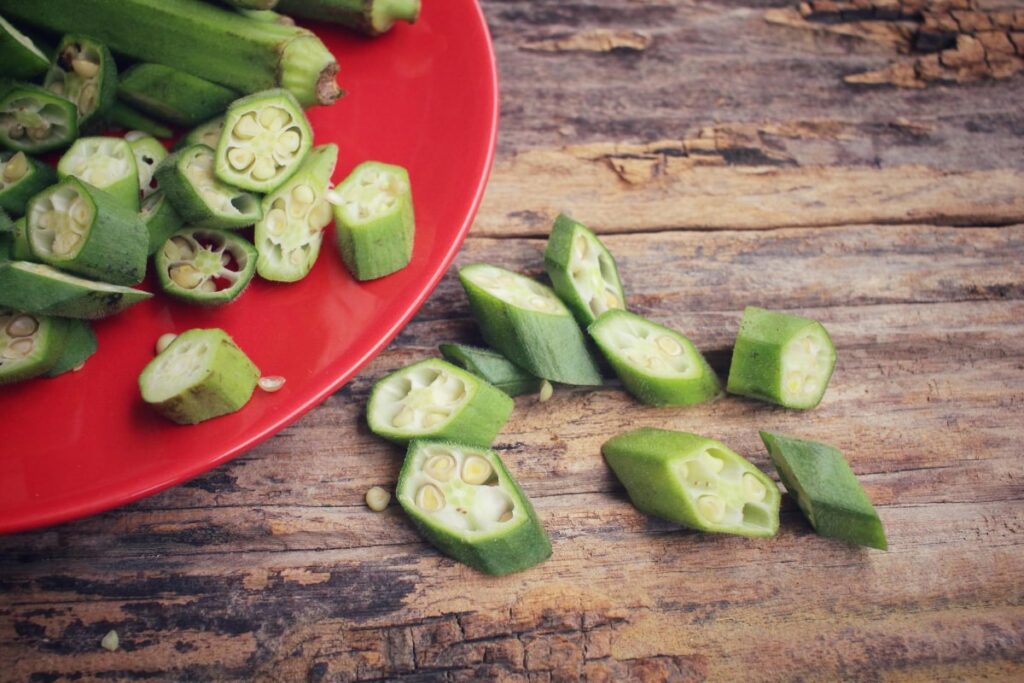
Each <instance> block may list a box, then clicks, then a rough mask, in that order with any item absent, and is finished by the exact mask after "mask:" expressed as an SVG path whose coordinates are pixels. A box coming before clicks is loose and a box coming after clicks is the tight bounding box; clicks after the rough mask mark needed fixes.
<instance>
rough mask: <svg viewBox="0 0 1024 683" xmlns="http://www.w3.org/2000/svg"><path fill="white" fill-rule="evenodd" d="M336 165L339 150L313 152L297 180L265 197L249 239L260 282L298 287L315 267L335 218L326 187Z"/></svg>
mask: <svg viewBox="0 0 1024 683" xmlns="http://www.w3.org/2000/svg"><path fill="white" fill-rule="evenodd" d="M337 162H338V146H337V145H320V146H319V147H315V148H314V149H312V150H311V151H310V152H309V154H307V155H306V158H305V160H304V161H303V162H302V165H301V166H299V170H298V171H296V172H295V175H293V176H292V177H291V178H289V179H288V180H287V181H286V182H285V183H284V185H282V186H281V187H279V188H277V189H276V190H274V192H272V193H271V194H268V195H267V196H266V197H264V198H263V218H261V219H260V220H259V222H257V223H256V229H255V231H254V236H253V240H254V242H255V243H256V249H257V251H258V252H259V258H258V259H257V260H256V272H257V273H259V274H260V277H262V278H263V279H265V280H274V281H277V282H296V281H298V280H301V279H302V278H304V277H306V275H308V274H309V271H310V270H311V269H312V268H313V264H314V263H316V259H317V257H318V256H319V255H320V246H321V244H322V242H323V231H324V228H326V227H327V226H328V224H330V222H331V219H332V218H333V214H332V211H331V205H330V204H329V203H328V202H327V187H328V184H329V183H330V182H331V174H333V173H334V166H335V164H336V163H337Z"/></svg>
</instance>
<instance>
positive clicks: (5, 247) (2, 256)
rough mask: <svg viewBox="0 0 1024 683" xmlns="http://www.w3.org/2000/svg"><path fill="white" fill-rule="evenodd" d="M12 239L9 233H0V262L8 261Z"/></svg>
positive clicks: (12, 244)
mask: <svg viewBox="0 0 1024 683" xmlns="http://www.w3.org/2000/svg"><path fill="white" fill-rule="evenodd" d="M13 246H14V238H13V237H12V236H11V233H9V232H3V231H0V262H4V261H10V260H11V258H13V257H12V256H11V252H12V248H13Z"/></svg>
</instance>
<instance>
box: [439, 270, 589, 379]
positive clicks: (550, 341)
mask: <svg viewBox="0 0 1024 683" xmlns="http://www.w3.org/2000/svg"><path fill="white" fill-rule="evenodd" d="M459 280H460V281H461V282H462V286H463V287H464V288H465V290H466V295H467V296H468V297H469V305H470V308H471V309H472V310H473V315H474V316H475V317H476V321H477V323H478V324H479V325H480V331H481V332H482V333H483V337H484V340H485V341H486V342H487V343H488V344H489V345H490V346H492V347H494V348H495V349H497V350H498V351H500V352H501V353H502V354H504V355H505V357H506V358H508V359H509V360H510V361H512V362H513V363H515V364H516V365H518V366H519V367H521V368H523V369H524V370H526V371H528V372H530V373H532V374H534V375H536V376H537V377H543V378H544V379H549V380H552V381H555V382H563V383H565V384H582V385H598V384H601V373H600V371H599V370H598V368H597V365H596V364H595V363H594V359H593V358H592V357H591V355H590V351H589V350H588V349H587V346H586V340H585V338H584V336H583V333H582V332H581V331H580V328H579V326H578V325H577V324H576V320H575V319H574V318H573V317H572V313H570V312H569V309H568V308H566V307H565V304H563V303H562V301H561V300H560V299H559V298H558V297H557V296H555V293H554V292H553V291H551V289H550V288H548V287H545V286H544V285H542V284H540V283H539V282H535V281H533V280H531V279H529V278H527V277H523V276H522V275H518V274H516V273H513V272H511V271H508V270H505V269H504V268H498V267H497V266H491V265H487V264H483V263H476V264H473V265H469V266H466V267H464V268H462V270H460V271H459Z"/></svg>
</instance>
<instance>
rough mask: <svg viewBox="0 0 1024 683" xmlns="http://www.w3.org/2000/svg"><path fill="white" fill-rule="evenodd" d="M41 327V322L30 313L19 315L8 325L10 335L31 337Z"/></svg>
mask: <svg viewBox="0 0 1024 683" xmlns="http://www.w3.org/2000/svg"><path fill="white" fill-rule="evenodd" d="M38 329H39V322H38V321H37V320H36V319H35V318H33V317H32V316H30V315H19V316H18V317H17V318H15V319H14V320H12V321H11V322H10V323H9V324H8V325H7V334H8V336H10V337H30V336H32V335H33V334H35V332H36V330H38Z"/></svg>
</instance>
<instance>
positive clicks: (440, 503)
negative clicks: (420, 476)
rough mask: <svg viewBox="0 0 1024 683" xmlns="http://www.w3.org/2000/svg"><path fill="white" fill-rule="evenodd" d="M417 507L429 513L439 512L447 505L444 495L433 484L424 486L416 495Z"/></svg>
mask: <svg viewBox="0 0 1024 683" xmlns="http://www.w3.org/2000/svg"><path fill="white" fill-rule="evenodd" d="M416 505H418V506H420V508H422V509H423V510H426V511H427V512H437V511H438V510H440V509H441V508H443V507H444V505H445V500H444V494H443V493H441V489H439V488H437V487H436V486H434V485H433V484H424V485H423V486H421V487H420V490H419V491H418V492H417V493H416Z"/></svg>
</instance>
